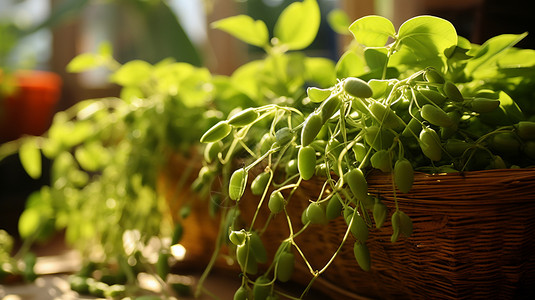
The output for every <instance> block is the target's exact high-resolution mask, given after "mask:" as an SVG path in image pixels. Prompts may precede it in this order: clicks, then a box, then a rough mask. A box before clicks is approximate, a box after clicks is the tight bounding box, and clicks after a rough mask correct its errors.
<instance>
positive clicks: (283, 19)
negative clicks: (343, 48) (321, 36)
mask: <svg viewBox="0 0 535 300" xmlns="http://www.w3.org/2000/svg"><path fill="white" fill-rule="evenodd" d="M320 21H321V16H320V9H319V6H318V3H317V2H316V0H304V1H303V2H293V3H292V4H290V5H289V6H288V7H286V9H284V11H283V12H282V13H281V15H280V17H279V19H278V20H277V23H276V24H275V28H274V35H275V37H276V38H278V40H279V42H280V43H281V44H283V45H285V46H286V47H287V48H288V50H301V49H304V48H306V47H308V46H309V45H310V44H311V43H312V42H313V41H314V39H315V38H316V34H317V33H318V29H319V26H320ZM303 24H306V26H303Z"/></svg>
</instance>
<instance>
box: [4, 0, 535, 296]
mask: <svg viewBox="0 0 535 300" xmlns="http://www.w3.org/2000/svg"><path fill="white" fill-rule="evenodd" d="M319 20H320V16H319V9H318V6H317V3H316V1H314V0H305V1H303V2H295V3H293V4H291V5H290V6H289V7H288V8H287V9H286V10H285V11H284V12H283V13H282V14H281V16H280V17H279V19H278V20H277V23H276V26H275V30H274V37H273V38H270V37H269V34H268V30H267V28H266V26H265V24H263V22H261V21H258V20H254V19H252V18H250V17H247V16H244V15H240V16H235V17H231V18H228V19H223V20H220V21H218V22H216V23H214V27H215V28H217V29H221V30H225V31H227V32H228V33H230V34H233V35H235V36H236V37H238V38H240V39H242V40H243V41H245V42H247V43H249V44H251V45H254V46H257V47H260V48H262V49H264V50H265V52H266V56H265V57H264V58H263V59H259V60H255V61H252V62H250V63H247V64H245V65H243V66H242V67H240V68H239V69H238V70H236V72H234V73H233V74H232V75H231V76H228V77H227V76H218V75H213V74H210V73H209V72H208V71H207V70H206V69H204V68H198V67H194V66H191V65H189V64H185V63H176V62H174V61H169V60H166V61H162V62H160V63H157V64H155V65H151V64H148V63H147V62H144V61H140V60H135V61H131V62H128V63H125V64H124V65H120V64H119V63H117V62H116V61H115V60H114V59H113V58H112V53H111V49H110V48H109V47H106V46H103V47H101V49H100V51H99V53H97V54H83V55H80V56H79V57H77V58H76V59H75V60H73V61H72V63H71V65H70V66H69V68H70V70H71V71H81V70H84V69H86V68H88V67H92V66H95V65H97V64H104V65H107V66H109V67H110V68H111V69H112V71H113V75H112V76H111V77H110V78H111V80H112V81H113V82H115V83H117V84H119V85H121V86H123V89H122V92H121V97H120V99H117V98H106V99H91V100H87V101H83V102H81V103H79V104H77V105H76V106H74V107H73V108H71V109H69V110H67V111H64V112H60V113H58V114H56V116H55V118H54V122H53V125H52V127H51V128H50V130H49V131H48V133H47V134H46V135H44V136H41V137H34V138H27V139H24V140H23V141H22V146H20V147H17V150H19V155H20V156H21V158H22V161H23V164H24V166H25V168H26V170H27V171H28V173H29V174H33V176H39V173H40V169H39V158H40V152H42V153H43V154H45V155H46V156H47V157H50V158H52V159H54V163H53V166H52V183H51V185H50V186H49V187H44V188H43V189H42V190H41V192H40V193H39V194H35V195H34V196H33V197H32V198H30V200H31V201H29V203H28V207H27V209H26V211H25V212H24V214H23V216H22V217H21V221H20V224H21V228H20V229H21V234H22V235H23V236H24V237H25V239H26V240H27V243H28V244H27V245H29V244H31V242H32V241H35V240H36V239H37V238H38V237H42V236H43V235H44V236H46V234H45V233H46V230H45V229H48V228H56V229H60V230H65V235H66V239H67V241H68V242H69V243H70V244H72V245H73V246H74V247H76V248H78V249H80V251H81V253H82V254H83V256H84V257H85V258H87V264H86V265H85V267H84V268H83V269H82V270H80V272H78V274H76V276H73V277H71V286H72V288H73V289H75V290H78V291H80V292H91V293H93V294H95V295H106V296H109V297H112V296H116V295H117V294H120V295H123V296H124V295H129V296H137V295H140V294H141V293H142V292H141V291H140V290H138V289H137V285H136V283H137V281H136V280H137V279H136V274H137V273H138V272H140V270H142V271H143V272H148V273H151V274H153V275H155V276H154V278H159V279H158V280H159V282H160V283H161V284H162V286H163V287H164V289H163V291H164V293H163V294H164V295H166V294H167V295H170V294H172V293H173V292H172V290H171V289H170V287H171V286H174V287H178V288H179V289H180V288H182V287H183V286H182V285H173V282H172V281H170V277H169V276H168V273H169V268H170V265H171V264H172V263H173V262H174V261H175V260H176V257H175V256H173V255H172V253H173V250H174V249H175V248H173V245H176V244H177V243H178V242H184V239H186V235H187V234H189V233H188V232H192V231H194V230H195V228H197V227H198V226H199V222H200V224H201V225H202V228H203V232H202V234H204V235H208V236H209V237H208V240H209V241H210V242H215V245H214V246H215V249H214V253H213V256H212V257H211V258H210V260H209V261H208V260H207V264H208V266H207V268H206V272H205V273H204V274H203V276H202V277H201V279H200V282H199V284H198V287H197V291H196V294H197V295H199V294H200V293H202V292H203V291H204V290H203V287H202V283H203V280H204V279H205V278H206V276H208V274H209V272H210V270H211V269H212V268H213V267H214V266H222V264H219V263H218V258H219V257H220V255H221V254H224V255H228V256H230V257H234V258H235V261H236V264H235V265H234V266H235V268H234V270H236V276H239V274H238V273H240V271H241V274H242V275H243V276H241V278H242V286H241V287H240V288H239V289H238V290H237V292H236V295H235V299H246V298H247V297H249V296H250V297H254V299H266V298H276V297H279V296H283V297H287V298H290V299H295V298H303V297H305V296H306V295H307V292H308V291H309V290H310V288H311V287H312V286H313V285H314V287H319V288H323V289H325V290H327V291H328V292H329V293H330V294H332V295H334V296H340V297H341V296H342V295H343V296H346V297H351V296H353V297H357V295H365V296H372V297H376V298H393V297H395V298H400V297H406V298H418V297H423V298H434V297H443V296H444V295H446V296H445V297H448V296H449V297H453V298H456V297H463V296H480V295H487V296H488V295H489V293H494V295H496V294H498V295H501V296H504V297H509V298H510V297H511V295H512V294H514V293H521V292H525V293H527V292H531V291H530V290H529V286H530V283H532V282H533V279H532V278H530V277H529V270H530V269H531V268H532V267H531V265H532V261H533V259H532V258H531V256H530V254H529V253H530V252H532V251H530V250H531V249H532V248H533V246H532V245H533V244H532V242H531V241H530V236H531V233H532V232H531V226H529V224H531V215H532V213H531V212H532V211H533V206H532V205H533V204H531V201H529V200H530V199H531V198H532V191H530V189H531V187H532V182H533V175H532V174H533V172H532V169H530V168H529V166H530V165H531V164H532V160H533V156H532V154H530V149H531V150H532V148H533V145H532V143H533V141H532V139H533V126H534V125H533V123H531V122H530V121H529V120H530V119H529V118H530V116H531V115H532V113H531V108H530V102H529V97H528V96H526V95H527V94H528V93H530V91H531V88H532V84H533V82H532V79H531V77H530V76H529V75H530V74H531V72H533V67H534V66H533V65H532V63H531V62H532V61H533V59H532V57H533V55H534V54H533V51H532V50H520V49H516V48H514V47H513V46H514V44H515V43H516V42H518V41H519V40H520V39H521V38H522V37H523V35H502V36H498V37H496V38H494V39H491V40H489V41H488V42H486V43H485V44H483V45H474V44H471V43H470V42H469V41H467V40H466V39H464V38H462V37H459V36H457V33H456V31H455V28H454V27H453V26H452V25H451V23H449V22H448V21H446V20H444V19H440V18H436V17H432V16H420V17H416V18H413V19H410V20H408V21H407V22H405V23H404V24H403V25H402V26H401V27H400V28H399V29H397V30H396V29H395V28H394V26H393V25H392V24H391V23H390V21H388V20H387V19H385V18H382V17H379V16H368V17H365V18H362V19H359V20H357V21H355V22H354V23H353V24H351V25H350V26H349V25H345V26H346V27H349V29H350V33H352V34H353V36H354V37H355V42H354V43H353V44H352V45H351V47H350V48H349V49H348V50H347V52H346V53H345V54H344V55H343V56H342V57H341V58H340V59H339V61H338V62H337V63H336V64H335V63H333V62H331V61H329V60H328V59H324V58H317V57H308V56H307V55H305V53H304V52H301V51H300V50H302V49H305V48H306V47H307V46H308V45H309V44H310V43H311V42H312V40H313V39H314V37H315V34H316V31H317V28H318V25H319V22H320V21H319ZM303 24H307V26H303ZM341 26H344V25H341ZM338 27H340V25H338ZM389 41H390V42H389ZM387 42H388V44H387ZM522 89H524V91H528V92H527V93H521V92H520V91H521V90H522ZM513 99H514V100H513ZM192 124H195V126H192ZM199 140H200V141H201V142H203V143H204V144H205V147H203V149H202V152H201V149H200V147H199V144H200V143H199ZM4 149H5V148H4ZM177 153H179V154H178V155H177ZM510 153H515V154H518V155H510ZM201 156H202V159H204V161H203V162H201ZM174 163H177V165H174ZM517 167H520V168H517ZM487 169H488V170H487ZM490 169H492V170H490ZM176 170H179V171H178V172H177V171H176ZM162 174H164V176H162ZM173 174H175V175H176V177H175V178H172V177H167V176H168V175H171V176H172V175H173ZM162 178H163V179H162ZM473 178H477V180H478V181H473V180H474V179H473ZM498 179H500V180H504V181H499V182H501V183H502V184H501V185H496V184H493V183H494V182H495V181H497V180H498ZM474 182H475V183H474ZM489 183H490V184H489ZM504 186H505V187H507V189H505V188H503V187H504ZM461 187H462V188H461ZM482 187H483V188H482ZM491 187H492V188H494V189H495V190H493V191H492V192H488V190H487V189H490V188H491ZM511 188H512V189H511ZM480 190H483V191H485V192H484V193H480V192H478V191H480ZM193 192H195V193H193ZM450 192H451V193H452V194H446V193H450ZM166 196H167V197H166ZM505 196H507V197H510V198H511V199H512V200H511V202H512V204H514V205H513V207H511V206H509V205H504V204H503V203H504V202H506V198H505ZM207 200H208V201H207ZM483 200H487V201H486V202H485V201H483ZM198 208H200V209H203V210H202V211H198V210H197V209H198ZM207 208H208V211H209V212H211V213H212V214H213V216H215V218H209V217H208V216H207V214H206V211H205V210H204V209H207ZM199 214H200V216H197V215H199ZM192 220H193V223H192V224H189V223H188V222H191V221H192ZM109 224H114V226H113V227H110V226H109ZM526 224H527V225H526ZM212 229H213V230H214V231H213V232H212ZM498 234H500V235H499V236H498ZM502 234H503V235H502ZM199 236H201V235H200V233H199V235H197V237H199ZM392 242H394V243H392ZM8 244H9V243H7V242H6V243H5V245H8ZM203 245H204V244H203ZM489 245H491V251H489V248H488V246H489ZM200 248H203V247H200ZM205 248H206V247H205ZM210 250H211V249H210ZM187 251H188V250H187ZM422 251H423V252H422ZM7 252H9V251H7ZM191 252H192V253H193V252H194V251H191ZM497 255H498V257H497ZM30 257H31V256H30ZM519 257H520V258H519ZM506 258H511V259H510V260H509V259H506ZM523 262H525V263H523ZM500 263H502V264H500ZM27 265H30V266H31V261H30V263H28V264H27ZM489 265H491V266H493V267H487V266H489ZM95 268H97V270H98V272H93V271H94V270H95ZM236 268H239V270H240V271H237V269H236ZM333 269H334V272H333ZM476 269H477V270H478V271H479V274H478V272H477V270H476ZM465 270H468V271H467V272H464V273H463V271H465ZM481 270H485V271H486V272H485V271H481ZM496 270H499V271H500V272H496ZM465 273H467V274H468V275H471V274H478V275H481V278H480V279H474V278H467V277H466V276H465ZM497 273H499V274H498V275H497ZM306 274H309V275H308V276H307V275H306ZM416 274H419V275H420V276H422V277H427V278H433V280H430V281H424V279H422V277H417V278H418V279H417V281H414V280H412V279H411V277H414V276H415V275H416ZM501 274H505V278H506V279H504V277H503V275H501ZM487 278H491V279H492V280H487ZM290 280H294V281H295V282H299V283H301V284H305V285H306V287H305V288H304V289H303V291H302V294H301V295H288V293H286V292H284V291H283V290H281V289H279V287H281V286H283V285H284V282H288V281H290ZM111 286H113V288H111ZM363 286H365V287H366V288H363ZM515 287H519V288H515ZM522 289H525V290H524V291H523V290H522ZM470 291H474V292H472V293H470Z"/></svg>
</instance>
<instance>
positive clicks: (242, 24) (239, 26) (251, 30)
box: [212, 15, 269, 47]
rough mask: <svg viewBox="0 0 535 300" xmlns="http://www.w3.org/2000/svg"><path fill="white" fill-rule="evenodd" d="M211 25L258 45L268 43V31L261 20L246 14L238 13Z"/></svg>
mask: <svg viewBox="0 0 535 300" xmlns="http://www.w3.org/2000/svg"><path fill="white" fill-rule="evenodd" d="M212 27H213V28H216V29H220V30H223V31H225V32H227V33H229V34H231V35H233V36H235V37H236V38H238V39H240V40H242V41H244V42H246V43H248V44H251V45H254V46H258V47H265V46H266V45H268V44H269V32H268V29H267V26H266V24H265V23H264V22H263V21H262V20H256V21H255V20H254V19H253V18H251V17H250V16H247V15H238V16H233V17H229V18H225V19H222V20H219V21H216V22H213V23H212Z"/></svg>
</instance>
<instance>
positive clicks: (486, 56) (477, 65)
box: [464, 33, 527, 76]
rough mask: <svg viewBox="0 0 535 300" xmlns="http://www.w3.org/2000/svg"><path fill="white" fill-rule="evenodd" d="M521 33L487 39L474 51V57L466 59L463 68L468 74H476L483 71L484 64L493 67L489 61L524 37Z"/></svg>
mask: <svg viewBox="0 0 535 300" xmlns="http://www.w3.org/2000/svg"><path fill="white" fill-rule="evenodd" d="M526 35H527V33H522V34H502V35H498V36H495V37H493V38H491V39H489V40H487V41H486V42H485V43H483V45H481V46H480V47H479V48H478V49H477V50H476V51H475V53H474V57H473V58H472V59H471V60H469V61H468V63H467V64H466V68H465V69H464V70H465V72H466V74H467V75H469V76H477V72H478V71H481V72H485V70H484V69H485V66H488V67H494V66H493V65H492V64H491V63H492V62H493V61H495V60H496V59H497V58H498V57H499V55H500V54H503V53H504V52H505V50H507V49H510V48H511V47H513V46H514V45H515V44H516V43H518V42H519V41H521V40H522V39H523V38H524V37H526Z"/></svg>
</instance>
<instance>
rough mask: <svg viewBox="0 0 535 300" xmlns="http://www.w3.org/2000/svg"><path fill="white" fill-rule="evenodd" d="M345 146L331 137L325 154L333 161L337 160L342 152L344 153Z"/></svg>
mask: <svg viewBox="0 0 535 300" xmlns="http://www.w3.org/2000/svg"><path fill="white" fill-rule="evenodd" d="M342 149H343V146H342V145H341V144H340V142H339V141H337V140H336V139H334V138H331V139H329V141H328V142H327V146H325V155H326V156H327V158H328V159H330V160H332V161H337V160H338V157H339V156H340V153H342Z"/></svg>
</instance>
